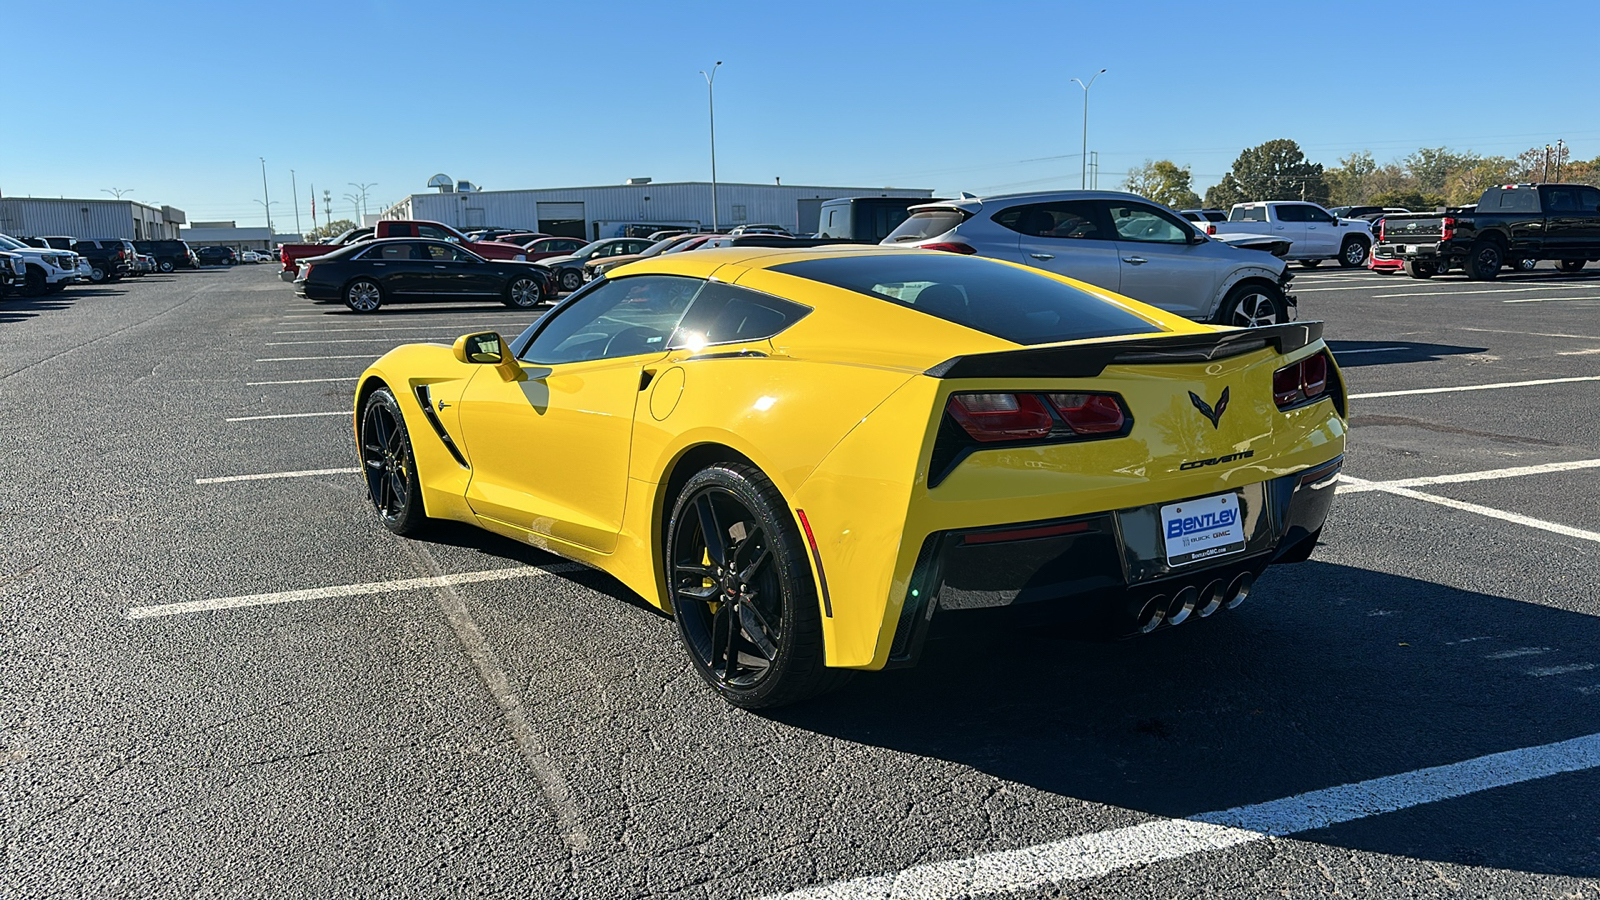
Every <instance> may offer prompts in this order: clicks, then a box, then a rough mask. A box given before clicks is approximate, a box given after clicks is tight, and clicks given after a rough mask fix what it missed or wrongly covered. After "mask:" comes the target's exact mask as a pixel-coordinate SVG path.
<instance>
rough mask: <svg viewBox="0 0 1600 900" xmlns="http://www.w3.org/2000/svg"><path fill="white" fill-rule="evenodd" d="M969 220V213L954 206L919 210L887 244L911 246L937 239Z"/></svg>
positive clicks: (887, 240) (890, 233) (891, 235)
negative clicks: (915, 242)
mask: <svg viewBox="0 0 1600 900" xmlns="http://www.w3.org/2000/svg"><path fill="white" fill-rule="evenodd" d="M966 220H967V213H966V212H964V211H962V210H959V209H956V208H955V207H953V206H940V207H936V208H934V209H919V210H917V211H916V212H914V213H912V214H911V215H910V217H908V218H907V219H906V220H905V221H904V222H901V223H900V225H899V226H898V227H896V228H895V230H893V231H891V232H889V236H888V237H886V238H884V239H883V242H884V243H885V244H909V243H912V242H914V241H926V240H929V239H930V238H936V237H938V236H939V235H941V234H944V233H945V232H947V231H949V230H950V229H952V228H954V227H956V226H957V225H960V224H961V223H962V222H965V221H966Z"/></svg>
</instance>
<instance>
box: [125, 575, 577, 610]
mask: <svg viewBox="0 0 1600 900" xmlns="http://www.w3.org/2000/svg"><path fill="white" fill-rule="evenodd" d="M582 568H583V567H582V566H580V565H578V564H577V563H555V564H553V565H549V566H542V567H541V566H513V567H511V568H508V569H488V570H485V571H480V572H458V573H456V574H454V575H438V576H434V577H431V578H402V579H400V580H398V581H369V582H366V583H364V584H336V585H333V586H331V587H320V588H309V589H306V590H300V591H281V592H279V593H276V594H248V595H245V596H242V597H217V598H215V599H211V600H187V601H184V602H182V603H158V604H155V605H153V606H134V607H130V608H129V609H128V618H130V619H154V618H158V617H160V616H177V615H182V614H184V613H194V612H209V611H212V610H219V609H241V608H244V607H249V606H270V605H273V604H276V603H298V602H300V601H302V600H327V599H330V598H333V597H359V596H363V595H366V594H382V593H388V592H389V591H414V590H418V589H420V588H436V587H444V586H445V585H452V584H476V583H478V582H482V581H505V580H507V579H511V578H534V577H537V576H540V575H559V574H562V573H564V572H573V571H577V570H579V569H582Z"/></svg>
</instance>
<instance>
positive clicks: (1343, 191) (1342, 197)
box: [1323, 150, 1378, 206]
mask: <svg viewBox="0 0 1600 900" xmlns="http://www.w3.org/2000/svg"><path fill="white" fill-rule="evenodd" d="M1377 171H1378V163H1377V162H1376V161H1375V160H1373V158H1372V151H1370V150H1363V151H1361V152H1360V153H1352V154H1350V155H1349V156H1346V157H1344V158H1343V159H1340V160H1339V165H1337V166H1335V167H1333V168H1331V169H1329V170H1328V171H1327V172H1325V173H1323V175H1324V177H1326V178H1327V180H1328V201H1329V202H1330V203H1332V204H1334V205H1335V206H1356V205H1357V204H1362V203H1366V202H1367V198H1369V197H1371V196H1372V186H1371V184H1370V182H1371V180H1372V176H1373V174H1374V173H1375V172H1377Z"/></svg>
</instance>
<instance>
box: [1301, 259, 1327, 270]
mask: <svg viewBox="0 0 1600 900" xmlns="http://www.w3.org/2000/svg"><path fill="white" fill-rule="evenodd" d="M1300 265H1301V266H1302V267H1304V268H1307V269H1315V268H1316V267H1317V266H1320V265H1322V260H1320V259H1302V260H1300Z"/></svg>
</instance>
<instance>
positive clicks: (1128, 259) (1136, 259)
mask: <svg viewBox="0 0 1600 900" xmlns="http://www.w3.org/2000/svg"><path fill="white" fill-rule="evenodd" d="M1122 261H1123V262H1125V263H1130V264H1132V265H1135V266H1142V265H1144V264H1145V263H1147V262H1149V261H1150V260H1148V259H1145V258H1144V257H1142V256H1124V257H1123V258H1122Z"/></svg>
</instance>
